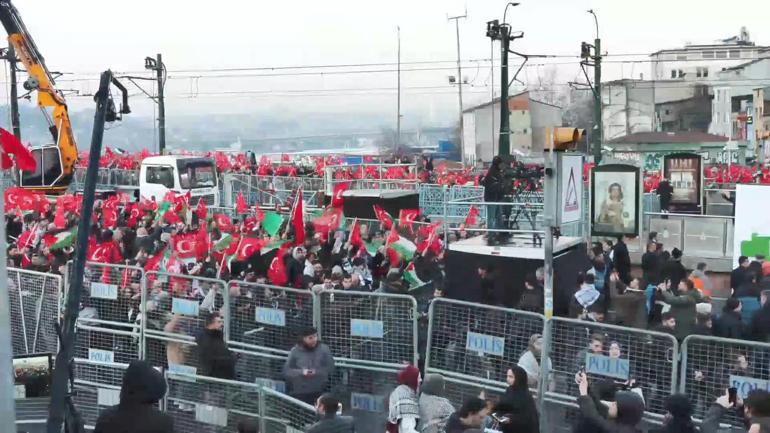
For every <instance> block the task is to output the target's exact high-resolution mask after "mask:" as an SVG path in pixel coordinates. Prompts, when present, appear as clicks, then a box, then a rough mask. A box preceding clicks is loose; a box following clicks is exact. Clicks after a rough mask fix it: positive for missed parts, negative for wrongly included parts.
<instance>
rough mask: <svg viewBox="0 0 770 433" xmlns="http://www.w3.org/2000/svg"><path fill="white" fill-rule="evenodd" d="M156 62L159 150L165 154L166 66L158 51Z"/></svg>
mask: <svg viewBox="0 0 770 433" xmlns="http://www.w3.org/2000/svg"><path fill="white" fill-rule="evenodd" d="M156 62H157V63H156V68H155V70H156V72H157V74H158V75H157V77H158V152H159V153H160V154H161V155H163V154H165V153H166V101H165V98H164V93H163V87H164V85H165V75H166V74H165V72H166V66H165V65H164V64H163V57H162V56H161V55H160V53H158V56H157V60H156Z"/></svg>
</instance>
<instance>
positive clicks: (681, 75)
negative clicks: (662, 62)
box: [677, 69, 684, 78]
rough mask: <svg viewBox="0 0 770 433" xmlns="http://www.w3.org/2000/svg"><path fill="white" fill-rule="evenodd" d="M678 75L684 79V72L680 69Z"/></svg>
mask: <svg viewBox="0 0 770 433" xmlns="http://www.w3.org/2000/svg"><path fill="white" fill-rule="evenodd" d="M677 73H678V74H679V78H684V71H683V70H681V69H680V70H678V71H677Z"/></svg>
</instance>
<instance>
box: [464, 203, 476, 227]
mask: <svg viewBox="0 0 770 433" xmlns="http://www.w3.org/2000/svg"><path fill="white" fill-rule="evenodd" d="M478 216H479V210H478V209H476V206H473V205H471V208H470V209H469V210H468V216H466V217H465V225H466V226H472V225H476V223H477V222H478V221H477V220H478Z"/></svg>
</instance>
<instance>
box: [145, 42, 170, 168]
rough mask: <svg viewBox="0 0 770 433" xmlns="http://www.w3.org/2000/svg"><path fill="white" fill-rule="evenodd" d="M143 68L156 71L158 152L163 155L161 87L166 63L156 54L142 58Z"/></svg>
mask: <svg viewBox="0 0 770 433" xmlns="http://www.w3.org/2000/svg"><path fill="white" fill-rule="evenodd" d="M144 68H145V69H147V70H150V71H155V72H156V79H157V81H158V97H157V101H156V102H157V103H158V153H160V154H161V155H163V154H164V153H165V152H166V99H165V96H164V92H163V90H164V89H163V88H164V87H165V85H166V65H164V64H163V56H161V55H160V53H159V54H157V56H156V58H154V59H153V58H152V57H146V58H145V59H144Z"/></svg>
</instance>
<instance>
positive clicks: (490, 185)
mask: <svg viewBox="0 0 770 433" xmlns="http://www.w3.org/2000/svg"><path fill="white" fill-rule="evenodd" d="M483 186H484V201H489V202H496V201H500V200H501V199H502V198H503V172H502V171H501V170H500V168H498V167H494V166H492V167H490V168H489V171H487V174H486V175H484V180H483Z"/></svg>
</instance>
